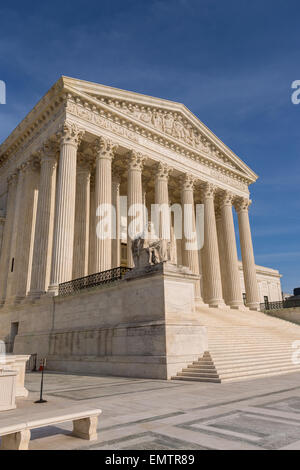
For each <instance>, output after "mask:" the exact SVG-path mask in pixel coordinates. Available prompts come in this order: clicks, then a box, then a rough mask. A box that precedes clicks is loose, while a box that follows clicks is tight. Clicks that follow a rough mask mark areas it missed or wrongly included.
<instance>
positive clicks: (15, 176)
mask: <svg viewBox="0 0 300 470" xmlns="http://www.w3.org/2000/svg"><path fill="white" fill-rule="evenodd" d="M17 181H18V171H14V172H13V173H11V174H10V175H9V176H8V177H7V184H8V186H10V185H13V184H17Z"/></svg>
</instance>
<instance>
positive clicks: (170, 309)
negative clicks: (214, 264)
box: [119, 262, 208, 379]
mask: <svg viewBox="0 0 300 470" xmlns="http://www.w3.org/2000/svg"><path fill="white" fill-rule="evenodd" d="M124 281H127V283H128V295H129V296H130V297H131V299H134V302H135V306H134V312H135V314H134V315H133V318H134V319H135V325H133V324H130V323H127V324H126V325H125V324H124V325H122V326H123V327H124V328H126V337H127V338H126V341H127V345H126V347H127V348H130V353H131V354H134V355H140V356H144V357H145V356H148V364H143V367H144V376H145V377H147V376H148V377H153V372H152V369H153V364H151V362H152V361H151V358H152V359H153V362H154V363H156V364H157V358H158V357H159V364H157V365H156V373H155V376H156V378H167V379H168V378H170V377H171V376H173V375H176V373H177V372H178V371H179V370H181V369H182V368H183V367H185V366H186V365H187V364H190V363H191V362H193V361H194V360H198V359H199V357H201V356H202V355H203V353H204V352H205V351H207V349H208V345H207V332H206V328H205V327H204V326H203V325H201V324H200V323H199V321H198V318H197V313H196V309H195V282H199V276H197V275H195V274H193V273H192V272H191V271H190V270H189V269H188V268H186V267H183V266H181V267H177V266H176V265H174V264H171V263H169V262H164V263H160V264H156V265H151V266H150V265H148V266H145V267H143V268H135V269H133V270H132V271H130V272H129V273H127V274H126V276H125V278H124ZM146 316H147V318H149V316H150V317H152V321H147V322H145V323H144V324H141V323H139V321H140V322H141V321H142V320H143V317H144V318H145V317H146ZM138 325H139V327H138ZM119 326H121V325H119ZM137 327H138V329H135V333H134V335H133V336H132V337H130V335H129V336H128V329H131V328H137ZM124 334H125V330H124ZM147 368H148V369H149V374H147Z"/></svg>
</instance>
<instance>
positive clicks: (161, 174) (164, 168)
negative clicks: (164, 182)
mask: <svg viewBox="0 0 300 470" xmlns="http://www.w3.org/2000/svg"><path fill="white" fill-rule="evenodd" d="M170 171H171V168H170V166H169V165H167V164H165V163H162V162H158V163H157V165H156V177H157V178H159V179H168V177H169V174H170Z"/></svg>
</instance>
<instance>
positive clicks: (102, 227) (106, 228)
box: [94, 137, 116, 272]
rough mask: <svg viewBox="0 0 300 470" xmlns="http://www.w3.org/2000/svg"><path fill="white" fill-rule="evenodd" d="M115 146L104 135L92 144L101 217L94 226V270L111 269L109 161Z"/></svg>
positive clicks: (96, 191)
mask: <svg viewBox="0 0 300 470" xmlns="http://www.w3.org/2000/svg"><path fill="white" fill-rule="evenodd" d="M115 148H116V146H115V145H114V144H113V143H112V142H111V141H110V140H109V139H106V138H104V137H100V138H99V139H97V140H96V142H95V145H94V150H95V154H96V178H95V198H96V214H97V215H98V217H99V216H100V217H101V219H100V221H99V222H98V224H97V227H96V232H97V238H96V250H95V251H96V252H95V256H96V266H95V267H96V272H101V271H106V270H108V269H111V241H112V220H111V184H112V174H111V163H112V159H113V157H114V151H115Z"/></svg>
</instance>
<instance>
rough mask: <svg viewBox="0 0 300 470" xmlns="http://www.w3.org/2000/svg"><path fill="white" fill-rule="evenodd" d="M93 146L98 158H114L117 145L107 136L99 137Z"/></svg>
mask: <svg viewBox="0 0 300 470" xmlns="http://www.w3.org/2000/svg"><path fill="white" fill-rule="evenodd" d="M92 148H93V151H94V152H95V155H96V158H108V159H110V160H112V159H113V158H114V155H115V150H116V148H117V145H116V144H115V143H114V142H113V141H112V140H110V139H107V138H106V137H99V138H98V139H96V140H95V141H94V142H93V145H92Z"/></svg>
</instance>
